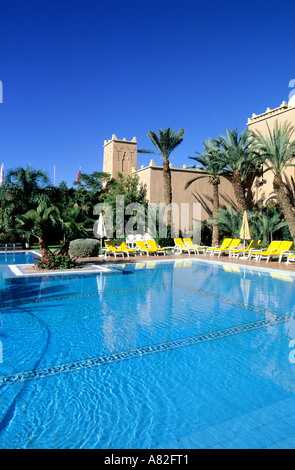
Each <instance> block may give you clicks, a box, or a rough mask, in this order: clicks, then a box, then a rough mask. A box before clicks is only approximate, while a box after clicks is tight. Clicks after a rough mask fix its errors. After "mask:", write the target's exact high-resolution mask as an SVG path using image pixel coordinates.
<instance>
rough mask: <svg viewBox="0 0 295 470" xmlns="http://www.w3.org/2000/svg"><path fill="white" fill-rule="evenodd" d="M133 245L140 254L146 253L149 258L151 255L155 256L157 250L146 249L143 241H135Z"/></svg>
mask: <svg viewBox="0 0 295 470" xmlns="http://www.w3.org/2000/svg"><path fill="white" fill-rule="evenodd" d="M135 243H136V245H137V246H138V248H139V250H140V252H141V254H143V253H146V254H147V256H149V255H150V254H152V253H153V254H155V255H156V254H157V253H158V250H157V249H156V250H155V249H154V248H148V247H147V246H146V244H145V243H144V241H143V240H136V242H135Z"/></svg>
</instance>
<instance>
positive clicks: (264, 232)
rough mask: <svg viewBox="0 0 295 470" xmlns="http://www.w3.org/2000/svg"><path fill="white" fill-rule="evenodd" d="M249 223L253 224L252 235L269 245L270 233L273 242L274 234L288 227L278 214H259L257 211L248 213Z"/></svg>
mask: <svg viewBox="0 0 295 470" xmlns="http://www.w3.org/2000/svg"><path fill="white" fill-rule="evenodd" d="M248 218H249V222H250V224H251V235H252V238H254V239H255V240H262V241H263V242H264V243H265V244H267V243H268V233H269V234H270V238H271V241H272V238H273V234H274V233H275V232H276V231H278V230H280V229H281V228H283V227H285V226H286V225H287V222H285V221H282V220H281V216H280V214H279V213H278V212H276V211H275V212H271V213H268V214H267V213H266V212H262V213H261V214H258V213H257V212H256V211H255V210H253V211H252V212H248Z"/></svg>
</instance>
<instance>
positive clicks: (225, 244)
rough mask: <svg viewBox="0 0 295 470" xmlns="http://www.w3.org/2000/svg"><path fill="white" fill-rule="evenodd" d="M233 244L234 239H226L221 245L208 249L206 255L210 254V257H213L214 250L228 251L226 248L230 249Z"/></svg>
mask: <svg viewBox="0 0 295 470" xmlns="http://www.w3.org/2000/svg"><path fill="white" fill-rule="evenodd" d="M231 242H232V238H224V240H223V241H222V243H220V245H216V246H210V247H209V248H207V249H206V254H207V253H210V256H212V255H213V252H214V250H219V249H221V250H222V249H226V248H228V247H229V245H230V244H231Z"/></svg>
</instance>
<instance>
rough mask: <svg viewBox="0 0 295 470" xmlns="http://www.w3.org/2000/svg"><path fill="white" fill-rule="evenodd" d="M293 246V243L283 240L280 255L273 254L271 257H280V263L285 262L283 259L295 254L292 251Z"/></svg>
mask: <svg viewBox="0 0 295 470" xmlns="http://www.w3.org/2000/svg"><path fill="white" fill-rule="evenodd" d="M292 245H293V242H291V241H289V240H288V241H287V240H283V241H282V244H281V246H280V247H279V251H280V254H276V253H273V254H272V255H271V256H278V257H279V263H280V262H281V261H282V260H283V257H284V256H286V257H288V255H291V254H293V253H292V252H291V251H290V249H291V247H292Z"/></svg>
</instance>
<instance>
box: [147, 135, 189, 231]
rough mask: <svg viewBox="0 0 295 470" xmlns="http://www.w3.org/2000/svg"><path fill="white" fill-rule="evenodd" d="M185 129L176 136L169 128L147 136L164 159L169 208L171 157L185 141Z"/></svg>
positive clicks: (168, 220)
mask: <svg viewBox="0 0 295 470" xmlns="http://www.w3.org/2000/svg"><path fill="white" fill-rule="evenodd" d="M184 132H185V131H184V129H180V130H179V131H178V132H177V133H176V134H175V132H174V130H173V129H171V128H170V127H168V129H166V130H165V131H164V130H162V129H159V135H157V134H156V133H155V132H154V131H149V132H148V134H147V136H148V137H149V139H150V140H151V141H152V143H153V144H154V146H155V147H156V149H157V150H158V151H159V154H160V155H161V157H162V158H163V184H164V204H165V205H166V206H169V205H170V204H171V202H172V185H171V172H170V166H169V157H170V155H171V153H172V152H173V150H174V149H175V148H176V147H178V145H180V144H181V142H182V141H183V138H182V136H183V135H184ZM139 153H157V152H153V151H147V150H139ZM167 225H168V226H171V209H170V208H168V211H167Z"/></svg>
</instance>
